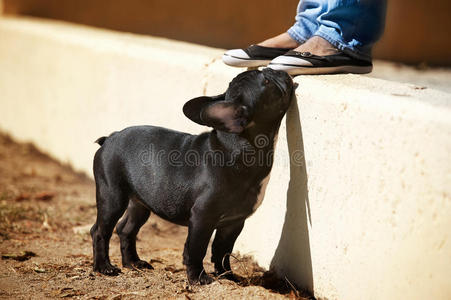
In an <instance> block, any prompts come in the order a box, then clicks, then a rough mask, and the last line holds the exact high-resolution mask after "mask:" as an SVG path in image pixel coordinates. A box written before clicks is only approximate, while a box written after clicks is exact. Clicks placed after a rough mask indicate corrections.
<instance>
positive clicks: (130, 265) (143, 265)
mask: <svg viewBox="0 0 451 300" xmlns="http://www.w3.org/2000/svg"><path fill="white" fill-rule="evenodd" d="M122 265H123V266H124V267H125V268H128V269H135V268H136V269H149V270H153V269H154V268H153V267H152V265H151V264H149V263H148V262H146V261H144V260H137V261H133V262H128V263H123V264H122Z"/></svg>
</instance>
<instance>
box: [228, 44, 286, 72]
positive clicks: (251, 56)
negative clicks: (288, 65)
mask: <svg viewBox="0 0 451 300" xmlns="http://www.w3.org/2000/svg"><path fill="white" fill-rule="evenodd" d="M291 49H293V48H272V47H263V46H259V45H251V46H249V47H248V48H246V49H232V50H228V51H226V52H225V53H224V55H223V56H222V61H223V62H224V63H225V64H226V65H229V66H232V67H263V66H267V65H268V64H269V63H270V62H271V60H273V59H274V58H276V57H278V56H281V55H284V54H285V53H287V52H288V51H290V50H291Z"/></svg>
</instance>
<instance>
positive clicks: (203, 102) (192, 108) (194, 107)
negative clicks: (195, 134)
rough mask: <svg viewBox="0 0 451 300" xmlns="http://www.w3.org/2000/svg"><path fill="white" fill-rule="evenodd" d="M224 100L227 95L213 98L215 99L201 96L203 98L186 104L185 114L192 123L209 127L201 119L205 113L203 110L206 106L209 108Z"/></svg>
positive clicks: (184, 106)
mask: <svg viewBox="0 0 451 300" xmlns="http://www.w3.org/2000/svg"><path fill="white" fill-rule="evenodd" d="M224 99H225V93H224V94H220V95H217V96H213V97H208V96H201V97H197V98H193V99H191V100H189V101H188V102H186V103H185V105H183V113H184V114H185V116H186V117H188V119H190V120H191V121H193V122H195V123H197V124H200V125H206V126H209V125H208V124H206V123H205V122H204V121H202V119H201V117H200V114H201V112H202V111H203V109H204V108H205V107H206V106H208V105H210V104H212V103H214V102H216V101H222V100H224Z"/></svg>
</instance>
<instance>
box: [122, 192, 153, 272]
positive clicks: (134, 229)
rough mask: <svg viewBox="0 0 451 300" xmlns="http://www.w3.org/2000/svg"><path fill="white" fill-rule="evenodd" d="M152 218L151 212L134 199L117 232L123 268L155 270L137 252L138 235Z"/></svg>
mask: <svg viewBox="0 0 451 300" xmlns="http://www.w3.org/2000/svg"><path fill="white" fill-rule="evenodd" d="M149 216H150V210H149V209H148V208H147V207H144V206H143V205H142V204H141V203H139V202H138V201H136V200H134V199H132V200H131V201H130V202H129V204H128V208H127V212H126V213H125V216H124V217H123V218H122V220H121V221H120V222H119V224H117V226H116V231H117V234H118V235H119V238H120V241H121V254H122V266H124V267H127V268H133V267H136V268H138V269H143V268H147V269H153V267H152V266H151V265H150V264H149V263H148V262H146V261H144V260H141V259H140V258H139V256H138V253H137V252H136V235H137V234H138V231H139V229H140V228H141V226H143V225H144V223H146V221H147V219H148V218H149Z"/></svg>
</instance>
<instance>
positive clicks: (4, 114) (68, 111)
mask: <svg viewBox="0 0 451 300" xmlns="http://www.w3.org/2000/svg"><path fill="white" fill-rule="evenodd" d="M222 51H223V50H221V49H213V48H206V47H201V46H196V45H192V44H186V43H180V42H174V41H170V40H165V39H159V38H148V37H139V36H135V35H131V34H121V33H115V32H110V31H106V30H99V29H91V28H87V27H83V26H73V25H67V24H63V23H59V22H51V21H42V20H30V19H15V18H3V19H1V18H0V129H1V130H4V131H6V132H9V133H10V134H12V135H13V137H15V138H17V139H20V140H26V141H32V142H34V143H35V144H36V145H37V146H38V147H39V148H40V149H43V150H44V151H46V152H48V153H49V154H51V155H53V156H54V157H56V158H58V159H60V160H63V161H67V162H70V163H71V164H73V166H74V167H75V168H77V169H80V170H83V171H85V172H87V173H89V174H90V173H91V162H92V156H93V154H94V152H95V150H96V149H97V148H98V146H96V145H94V144H93V141H94V140H95V139H96V138H97V137H99V136H102V135H105V134H108V133H110V132H111V131H114V130H117V129H121V128H123V127H125V126H129V125H135V124H154V125H161V126H166V127H170V128H173V129H178V130H184V131H188V132H193V133H194V132H200V131H202V130H205V128H203V127H201V126H198V125H195V124H193V123H192V122H190V121H188V119H186V118H185V117H184V116H183V115H182V112H181V107H182V105H183V103H184V102H185V101H186V100H188V99H190V98H191V97H195V96H198V95H202V94H207V95H214V94H217V93H220V92H221V91H223V90H225V88H226V87H227V84H228V82H229V81H230V80H231V79H232V78H233V77H234V76H235V75H236V74H237V73H239V72H240V71H241V70H239V69H233V68H228V67H226V66H224V65H223V64H222V62H221V61H220V60H219V58H220V55H221V53H222ZM296 82H298V83H299V85H300V86H299V88H298V90H297V101H295V102H294V103H293V105H292V107H291V108H290V110H289V112H288V114H287V117H286V120H284V121H283V125H282V127H281V129H280V133H279V141H278V144H277V152H276V155H275V166H274V169H273V172H272V176H271V180H270V183H269V185H268V190H267V193H266V197H265V200H264V202H263V205H262V206H261V207H260V208H259V210H257V212H256V213H255V215H254V216H252V217H251V218H250V219H249V220H248V221H247V223H246V226H245V230H244V232H243V233H242V235H241V236H240V238H239V241H238V244H237V250H239V251H240V252H241V253H244V254H251V255H254V256H255V258H256V259H257V260H258V262H259V263H260V264H261V265H262V266H265V267H272V268H274V269H276V270H277V271H278V272H279V273H280V274H281V275H282V276H286V277H287V278H288V279H289V280H290V281H291V282H293V283H296V284H297V285H298V286H299V287H302V288H307V289H310V290H314V292H315V295H316V296H317V297H318V298H327V299H351V300H352V299H449V298H451V285H450V281H449V278H451V233H450V228H451V218H450V217H449V216H450V215H451V201H450V200H451V199H450V195H451V185H450V184H449V183H450V182H451V161H450V157H449V153H451V97H450V94H447V93H442V92H438V91H434V90H432V89H422V88H418V87H415V86H411V85H402V84H397V83H392V82H387V81H383V80H378V79H371V78H367V77H363V76H353V75H339V76H303V77H297V78H296ZM93 201H94V199H93Z"/></svg>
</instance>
